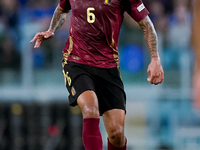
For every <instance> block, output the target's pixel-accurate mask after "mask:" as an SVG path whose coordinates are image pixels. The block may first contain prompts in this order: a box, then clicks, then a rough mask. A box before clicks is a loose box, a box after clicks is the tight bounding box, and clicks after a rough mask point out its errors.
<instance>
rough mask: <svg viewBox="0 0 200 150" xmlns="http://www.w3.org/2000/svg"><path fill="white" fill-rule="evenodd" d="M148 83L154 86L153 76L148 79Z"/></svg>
mask: <svg viewBox="0 0 200 150" xmlns="http://www.w3.org/2000/svg"><path fill="white" fill-rule="evenodd" d="M147 81H148V82H149V83H151V84H153V77H152V76H150V77H148V78H147Z"/></svg>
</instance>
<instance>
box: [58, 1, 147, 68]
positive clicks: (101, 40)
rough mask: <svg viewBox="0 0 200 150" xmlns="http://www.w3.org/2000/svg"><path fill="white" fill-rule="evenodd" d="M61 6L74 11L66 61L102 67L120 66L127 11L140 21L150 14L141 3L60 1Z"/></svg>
mask: <svg viewBox="0 0 200 150" xmlns="http://www.w3.org/2000/svg"><path fill="white" fill-rule="evenodd" d="M60 6H61V7H62V8H63V9H66V10H71V11H72V14H71V24H70V34H69V38H68V40H67V42H66V45H65V48H64V50H63V56H64V60H65V61H67V60H69V61H73V62H77V63H81V64H86V65H90V66H94V67H99V68H113V67H117V66H118V64H119V57H118V46H117V45H118V37H119V32H120V27H121V24H122V20H123V14H124V12H125V11H126V12H127V13H128V14H129V15H130V16H132V18H133V19H135V21H137V22H138V21H140V20H142V19H144V18H145V17H146V16H147V15H148V14H149V12H148V10H147V9H146V8H145V6H144V4H143V3H142V1H141V0H112V1H111V2H109V0H60Z"/></svg>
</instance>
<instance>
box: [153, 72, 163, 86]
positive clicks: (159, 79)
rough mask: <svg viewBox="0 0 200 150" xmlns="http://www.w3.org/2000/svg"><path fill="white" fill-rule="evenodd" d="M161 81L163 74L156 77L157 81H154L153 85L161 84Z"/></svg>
mask: <svg viewBox="0 0 200 150" xmlns="http://www.w3.org/2000/svg"><path fill="white" fill-rule="evenodd" d="M163 80H164V75H163V74H161V75H160V76H159V77H158V79H157V81H156V83H155V85H157V84H160V83H162V82H163Z"/></svg>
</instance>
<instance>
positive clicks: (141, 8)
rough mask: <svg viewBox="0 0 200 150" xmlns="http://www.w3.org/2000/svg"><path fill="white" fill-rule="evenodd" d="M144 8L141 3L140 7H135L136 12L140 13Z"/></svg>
mask: <svg viewBox="0 0 200 150" xmlns="http://www.w3.org/2000/svg"><path fill="white" fill-rule="evenodd" d="M144 8H145V6H144V4H143V3H142V4H141V5H140V6H138V7H137V10H138V11H139V12H141V11H142V10H143V9H144Z"/></svg>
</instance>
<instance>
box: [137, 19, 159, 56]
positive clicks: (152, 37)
mask: <svg viewBox="0 0 200 150" xmlns="http://www.w3.org/2000/svg"><path fill="white" fill-rule="evenodd" d="M138 24H139V25H140V27H141V28H142V30H143V32H144V38H145V40H146V43H147V47H148V49H149V51H150V53H151V58H154V57H158V39H157V34H156V31H155V29H154V26H153V24H152V22H151V20H150V19H149V17H146V18H145V19H143V20H142V21H140V22H138Z"/></svg>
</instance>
